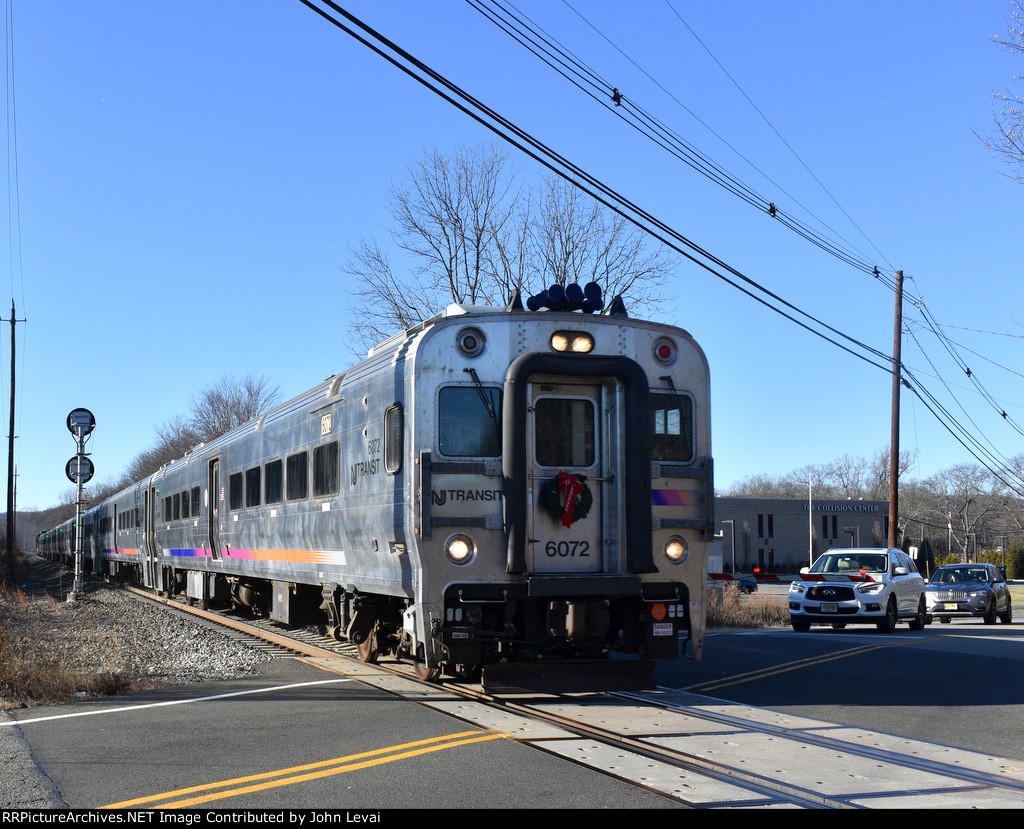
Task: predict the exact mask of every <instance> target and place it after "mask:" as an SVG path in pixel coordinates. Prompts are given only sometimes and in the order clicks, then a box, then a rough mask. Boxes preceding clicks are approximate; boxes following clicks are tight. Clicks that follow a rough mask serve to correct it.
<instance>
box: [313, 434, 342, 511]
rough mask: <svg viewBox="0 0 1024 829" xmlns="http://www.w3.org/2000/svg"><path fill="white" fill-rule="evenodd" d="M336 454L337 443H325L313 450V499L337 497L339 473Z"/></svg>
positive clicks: (338, 457)
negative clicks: (327, 496)
mask: <svg viewBox="0 0 1024 829" xmlns="http://www.w3.org/2000/svg"><path fill="white" fill-rule="evenodd" d="M340 459H341V457H340V455H339V454H338V441H333V442H332V443H325V444H324V445H323V446H317V447H316V448H315V449H314V450H313V497H314V498H323V497H324V496H326V495H337V494H338V490H339V488H340V482H341V473H340V471H339V470H340V467H339V465H338V464H339V461H340Z"/></svg>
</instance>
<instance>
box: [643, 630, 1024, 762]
mask: <svg viewBox="0 0 1024 829" xmlns="http://www.w3.org/2000/svg"><path fill="white" fill-rule="evenodd" d="M657 679H658V682H659V683H660V684H662V685H667V686H669V687H673V688H679V689H686V690H690V691H693V692H695V693H700V694H706V695H708V696H712V697H717V698H720V699H725V700H730V701H735V702H741V703H745V704H747V705H755V706H759V707H763V708H767V709H771V710H775V711H782V712H786V713H793V714H800V715H803V716H807V717H811V718H814V719H819V720H825V721H828V722H835V723H842V724H847V725H858V726H863V727H865V728H870V729H872V730H874V731H882V732H886V733H889V734H895V735H900V736H905V737H910V738H913V739H917V740H925V741H928V742H933V743H940V744H943V745H952V746H957V747H960V748H966V749H970V750H973V751H982V752H992V753H994V754H998V755H1001V756H1003V757H1010V758H1016V759H1020V760H1022V761H1024V730H1022V729H1021V728H1020V726H1019V723H1020V722H1021V721H1022V720H1024V625H1021V624H1020V620H1019V618H1018V621H1017V622H1015V623H1014V624H1010V625H1004V624H996V625H986V624H984V623H983V622H982V621H981V620H980V619H970V620H954V621H953V622H951V623H950V624H938V623H933V624H931V625H928V626H927V627H926V628H925V629H924V630H923V631H917V632H915V631H911V630H910V629H909V628H908V627H907V625H906V623H900V625H899V626H898V627H897V628H896V630H895V631H894V632H893V633H890V634H883V633H879V632H878V631H877V630H876V629H875V628H874V626H850V627H847V628H846V629H844V630H832V629H831V628H828V627H819V626H815V627H812V628H811V630H810V631H809V632H808V633H797V632H795V631H794V630H792V629H791V628H774V629H767V630H742V631H724V630H712V631H711V632H710V633H709V634H708V637H707V639H706V641H705V645H704V658H703V660H702V661H700V662H692V661H687V662H680V663H668V662H665V663H660V664H659V667H658V673H657Z"/></svg>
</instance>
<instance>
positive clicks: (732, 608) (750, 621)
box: [707, 582, 789, 628]
mask: <svg viewBox="0 0 1024 829" xmlns="http://www.w3.org/2000/svg"><path fill="white" fill-rule="evenodd" d="M707 623H708V627H709V628H768V627H778V626H781V625H788V624H789V605H788V603H787V602H786V597H785V596H784V595H783V596H771V595H767V594H762V593H753V594H750V595H746V596H745V595H743V594H741V593H740V590H739V587H738V586H737V585H736V583H735V582H725V583H724V584H722V585H721V586H715V587H712V588H710V589H709V590H708V602H707Z"/></svg>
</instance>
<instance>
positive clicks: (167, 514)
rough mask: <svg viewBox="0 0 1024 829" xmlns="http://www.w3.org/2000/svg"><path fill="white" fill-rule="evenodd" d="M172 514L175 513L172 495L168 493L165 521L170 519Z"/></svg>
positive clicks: (165, 505)
mask: <svg viewBox="0 0 1024 829" xmlns="http://www.w3.org/2000/svg"><path fill="white" fill-rule="evenodd" d="M171 515H173V513H172V512H171V496H170V495H168V496H167V497H166V498H164V521H170V520H171Z"/></svg>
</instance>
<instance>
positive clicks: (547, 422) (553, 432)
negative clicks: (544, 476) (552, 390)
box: [534, 397, 594, 466]
mask: <svg viewBox="0 0 1024 829" xmlns="http://www.w3.org/2000/svg"><path fill="white" fill-rule="evenodd" d="M534 413H535V417H534V422H535V423H536V429H537V434H536V436H535V441H536V444H537V446H536V453H537V463H539V464H540V465H541V466H592V465H593V463H594V404H593V402H592V401H591V400H587V399H584V398H579V397H542V398H540V399H538V400H537V401H536V403H535V404H534Z"/></svg>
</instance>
